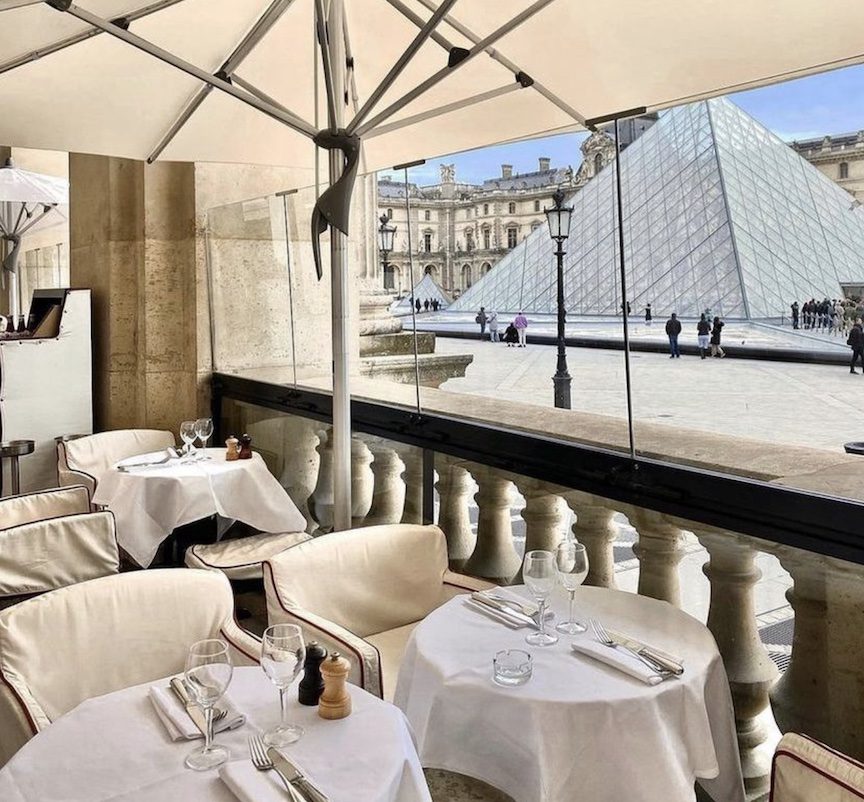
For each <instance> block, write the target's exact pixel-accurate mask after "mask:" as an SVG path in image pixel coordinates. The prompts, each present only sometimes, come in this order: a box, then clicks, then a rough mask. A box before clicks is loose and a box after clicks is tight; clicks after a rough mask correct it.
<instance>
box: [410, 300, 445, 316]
mask: <svg viewBox="0 0 864 802" xmlns="http://www.w3.org/2000/svg"><path fill="white" fill-rule="evenodd" d="M414 308H415V309H416V310H417V314H418V315H419V314H420V310H421V309H422V310H423V311H424V312H428V311H429V310H430V309H431V310H432V311H433V312H437V311H438V310H439V309H440V308H441V302H440V301H439V300H438V299H437V298H433V299H432V300H431V301H430V300H429V299H428V298H427V299H426V300H425V301H423V303H422V304H421V303H420V299H419V298H416V299H415V300H414Z"/></svg>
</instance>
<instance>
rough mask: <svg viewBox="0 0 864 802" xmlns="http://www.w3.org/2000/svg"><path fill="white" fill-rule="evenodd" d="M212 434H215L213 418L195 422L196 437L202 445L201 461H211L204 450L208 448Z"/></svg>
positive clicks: (200, 419) (199, 419)
mask: <svg viewBox="0 0 864 802" xmlns="http://www.w3.org/2000/svg"><path fill="white" fill-rule="evenodd" d="M211 434H213V418H198V420H196V421H195V436H196V437H197V438H198V440H199V442H200V443H201V459H210V457H208V456H207V454H206V452H205V451H204V449H205V448H207V441H208V440H209V439H210V435H211Z"/></svg>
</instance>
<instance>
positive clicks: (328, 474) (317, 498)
mask: <svg viewBox="0 0 864 802" xmlns="http://www.w3.org/2000/svg"><path fill="white" fill-rule="evenodd" d="M316 451H317V452H318V481H317V482H316V483H315V489H314V490H313V491H312V495H311V496H309V503H308V506H309V512H310V513H311V514H312V518H313V520H314V522H315V523H316V524H317V526H316V527H315V528H314V529H313V532H312V534H315V535H322V534H325V533H327V532H330V531H332V529H333V444H332V443H331V442H330V433H329V430H328V429H321V430H320V431H319V432H318V446H317V448H316Z"/></svg>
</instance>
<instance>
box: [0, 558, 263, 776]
mask: <svg viewBox="0 0 864 802" xmlns="http://www.w3.org/2000/svg"><path fill="white" fill-rule="evenodd" d="M233 614H234V597H233V596H232V594H231V586H230V585H229V584H228V580H227V579H225V577H224V576H222V575H221V574H218V573H216V572H214V571H192V570H189V569H186V568H173V569H162V570H159V569H153V570H150V571H134V572H130V573H127V574H120V575H118V576H111V577H104V578H102V579H94V580H92V581H90V582H84V583H82V584H79V585H72V586H71V587H68V588H63V589H61V590H55V591H53V592H52V593H46V594H45V595H43V596H37V597H36V598H34V599H29V600H27V601H24V602H21V603H20V604H16V605H15V606H14V607H9V608H8V609H6V610H3V611H2V612H0V765H2V764H3V763H5V762H6V761H7V760H8V759H9V758H10V757H11V756H12V755H13V754H14V753H15V752H16V751H17V750H18V749H19V748H20V747H21V746H23V745H24V744H25V743H26V742H27V741H28V740H29V739H30V738H32V737H33V735H35V734H36V733H38V732H40V731H41V730H43V729H45V727H47V726H48V725H49V724H50V723H51V722H52V721H54V720H55V719H56V718H58V717H59V716H62V715H63V714H64V713H66V712H67V711H69V710H71V709H72V708H74V707H75V706H76V705H78V704H79V703H80V702H82V701H84V700H85V699H90V698H92V697H94V696H100V695H102V694H105V693H110V692H111V691H116V690H120V689H121V688H128V687H131V686H133V685H139V684H141V683H145V682H150V681H154V680H157V679H160V678H161V677H167V676H169V675H171V674H177V673H179V672H181V671H182V670H183V667H184V663H185V659H186V654H187V652H188V650H189V646H190V645H191V644H192V643H194V642H195V641H197V640H202V639H204V638H222V639H223V640H225V641H226V642H227V643H228V644H229V645H230V647H231V649H232V658H233V660H234V664H235V665H254V664H256V663H257V660H258V658H257V655H258V654H259V651H260V645H259V643H258V641H257V640H256V639H255V638H253V637H252V636H251V635H249V634H248V633H246V632H244V631H243V630H241V629H240V628H239V627H238V626H237V624H236V623H235V622H234V617H233Z"/></svg>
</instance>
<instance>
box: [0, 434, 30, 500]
mask: <svg viewBox="0 0 864 802" xmlns="http://www.w3.org/2000/svg"><path fill="white" fill-rule="evenodd" d="M35 449H36V442H35V441H34V440H7V441H5V442H0V496H4V495H6V494H5V493H4V491H3V468H4V465H3V463H4V462H5V461H6V460H9V473H10V475H11V477H12V495H13V496H17V495H18V494H19V493H20V492H21V474H20V472H19V470H18V458H19V457H26V456H27V455H28V454H32V453H33V451H34V450H35Z"/></svg>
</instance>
